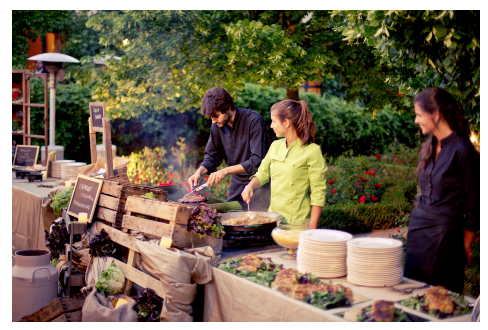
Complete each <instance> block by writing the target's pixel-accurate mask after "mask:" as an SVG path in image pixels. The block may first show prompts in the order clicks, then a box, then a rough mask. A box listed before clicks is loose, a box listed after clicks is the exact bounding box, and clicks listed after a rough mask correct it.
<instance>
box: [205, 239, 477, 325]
mask: <svg viewBox="0 0 488 330" xmlns="http://www.w3.org/2000/svg"><path fill="white" fill-rule="evenodd" d="M284 251H285V249H284V250H282V251H275V252H266V251H265V252H264V253H257V255H258V256H260V257H265V258H271V259H272V260H273V261H274V262H275V263H277V264H283V266H284V267H285V268H296V267H297V266H296V260H283V259H281V258H280V257H279V254H282V253H283V252H284ZM212 278H213V279H212V281H211V282H209V283H208V284H206V285H205V286H204V307H203V321H206V322H219V321H223V322H347V321H346V320H344V318H342V317H340V316H338V315H336V314H337V313H340V312H345V311H348V310H352V309H356V308H363V307H366V306H368V305H370V304H372V302H373V301H374V300H378V299H383V300H389V301H395V302H396V301H400V300H403V299H406V298H408V297H413V296H416V295H417V294H422V292H423V291H424V290H425V289H420V290H415V291H413V292H412V293H410V294H405V293H400V292H395V291H393V290H390V289H387V288H372V287H363V286H357V285H354V284H352V283H349V282H348V281H347V278H346V277H342V278H336V279H331V281H332V282H333V283H334V284H339V283H340V284H343V285H344V286H346V287H349V288H351V289H352V291H353V293H354V294H355V295H356V294H357V295H360V296H363V297H365V298H370V300H368V301H364V302H362V303H358V304H353V305H352V306H350V307H341V308H334V309H332V310H328V311H325V310H321V309H319V308H317V307H314V306H312V305H309V304H307V303H304V302H301V301H297V300H294V299H292V298H290V297H287V296H285V295H284V294H282V293H280V292H278V291H275V290H272V289H270V288H267V287H265V286H263V285H259V284H257V283H254V282H251V281H248V280H246V279H244V278H241V277H238V276H235V275H233V274H230V273H227V272H224V271H222V270H220V269H217V268H215V267H213V270H212ZM423 284H424V283H422V282H417V281H414V280H411V279H408V278H403V282H402V283H401V284H400V285H399V286H400V287H403V286H404V287H414V286H421V285H423ZM468 299H469V300H470V301H471V302H473V303H474V299H473V298H471V297H468ZM400 306H401V305H399V304H397V303H396V304H395V307H397V308H400ZM402 307H403V306H402ZM404 310H405V311H408V312H409V313H411V314H413V315H416V316H420V317H422V318H424V319H427V320H429V321H434V322H439V321H440V322H442V321H443V320H439V319H437V318H435V317H430V316H428V315H425V314H424V313H421V312H417V311H414V310H411V309H405V308H404ZM470 320H471V315H470V314H467V315H463V316H459V317H456V318H453V319H449V320H444V321H449V322H454V321H458V322H466V321H470Z"/></svg>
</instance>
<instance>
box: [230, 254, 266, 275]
mask: <svg viewBox="0 0 488 330" xmlns="http://www.w3.org/2000/svg"><path fill="white" fill-rule="evenodd" d="M261 263H262V260H261V258H260V257H258V256H257V255H255V254H248V255H247V256H246V257H245V258H244V260H242V263H241V264H240V265H239V267H237V269H236V270H237V271H239V272H240V271H243V270H247V271H249V272H251V273H255V272H257V271H258V268H259V267H260V266H261Z"/></svg>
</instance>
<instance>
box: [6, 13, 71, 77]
mask: <svg viewBox="0 0 488 330" xmlns="http://www.w3.org/2000/svg"><path fill="white" fill-rule="evenodd" d="M73 15H74V12H73V11H68V10H13V11H12V66H13V67H19V68H25V64H26V62H27V54H28V51H29V40H31V41H36V40H37V38H38V37H44V36H45V34H46V33H47V32H51V33H61V34H62V35H66V34H68V33H69V32H70V31H71V23H72V21H73V19H74V16H73Z"/></svg>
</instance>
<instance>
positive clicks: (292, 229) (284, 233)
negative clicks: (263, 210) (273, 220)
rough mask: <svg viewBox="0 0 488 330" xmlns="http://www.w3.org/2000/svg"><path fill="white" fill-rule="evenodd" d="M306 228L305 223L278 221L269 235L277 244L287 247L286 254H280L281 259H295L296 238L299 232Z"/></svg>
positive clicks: (297, 238)
mask: <svg viewBox="0 0 488 330" xmlns="http://www.w3.org/2000/svg"><path fill="white" fill-rule="evenodd" d="M304 230H307V225H293V224H286V223H283V222H280V223H278V226H277V227H275V228H274V229H273V231H272V232H271V237H273V240H274V241H275V242H276V244H278V245H279V246H282V247H285V248H288V249H289V250H288V254H286V253H285V254H284V255H280V257H282V258H283V259H295V258H296V253H295V249H297V248H298V240H299V238H300V233H301V232H302V231H304ZM286 256H288V257H286Z"/></svg>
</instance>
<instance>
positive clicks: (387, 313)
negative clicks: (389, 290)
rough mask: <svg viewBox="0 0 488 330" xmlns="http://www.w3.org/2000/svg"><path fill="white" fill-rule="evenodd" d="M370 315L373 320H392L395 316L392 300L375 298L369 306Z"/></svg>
mask: <svg viewBox="0 0 488 330" xmlns="http://www.w3.org/2000/svg"><path fill="white" fill-rule="evenodd" d="M371 317H372V318H373V320H374V321H375V322H392V321H393V318H394V317H395V307H393V301H386V300H375V301H374V302H373V307H372V308H371Z"/></svg>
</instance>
